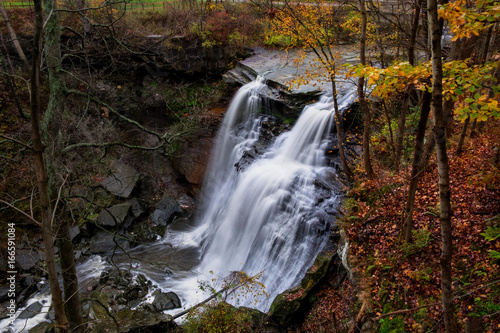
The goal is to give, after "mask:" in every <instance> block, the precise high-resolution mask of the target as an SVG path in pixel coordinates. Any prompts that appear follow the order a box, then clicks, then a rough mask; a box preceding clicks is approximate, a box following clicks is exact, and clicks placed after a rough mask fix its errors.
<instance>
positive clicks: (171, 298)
mask: <svg viewBox="0 0 500 333" xmlns="http://www.w3.org/2000/svg"><path fill="white" fill-rule="evenodd" d="M153 307H154V308H155V309H156V310H157V311H164V310H171V309H177V308H180V307H181V300H180V299H179V297H178V296H177V295H176V294H175V293H173V292H168V293H163V292H160V293H158V294H157V295H156V296H155V299H154V301H153Z"/></svg>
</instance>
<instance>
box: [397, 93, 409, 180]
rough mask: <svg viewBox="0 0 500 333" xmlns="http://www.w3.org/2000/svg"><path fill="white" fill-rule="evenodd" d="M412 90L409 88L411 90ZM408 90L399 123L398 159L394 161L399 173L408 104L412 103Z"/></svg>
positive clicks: (404, 97)
mask: <svg viewBox="0 0 500 333" xmlns="http://www.w3.org/2000/svg"><path fill="white" fill-rule="evenodd" d="M409 89H410V88H408V90H409ZM408 90H407V91H405V93H404V96H403V105H402V106H401V115H400V118H399V122H398V133H397V135H396V159H395V160H394V169H395V170H396V171H399V169H400V167H401V154H402V151H403V140H404V137H405V128H406V114H407V113H408V104H409V103H410V94H409V93H408Z"/></svg>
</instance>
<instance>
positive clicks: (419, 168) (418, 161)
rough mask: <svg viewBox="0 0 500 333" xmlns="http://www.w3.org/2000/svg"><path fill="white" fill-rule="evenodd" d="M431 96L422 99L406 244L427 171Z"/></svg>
mask: <svg viewBox="0 0 500 333" xmlns="http://www.w3.org/2000/svg"><path fill="white" fill-rule="evenodd" d="M430 104H431V94H430V93H429V92H428V91H425V92H424V96H423V98H422V106H421V108H420V120H419V121H418V128H417V138H416V139H415V153H414V156H413V164H412V169H411V179H410V188H409V190H408V200H407V201H406V207H405V213H406V215H405V222H404V227H403V237H404V240H405V242H407V243H410V242H411V241H412V233H411V231H412V228H413V206H414V204H415V194H416V192H417V187H418V179H419V178H420V174H421V173H422V172H423V170H424V169H425V165H426V163H425V162H426V159H425V156H424V140H425V130H426V128H427V119H428V118H429V113H430V106H431V105H430Z"/></svg>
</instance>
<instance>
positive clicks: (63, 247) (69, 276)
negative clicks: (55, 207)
mask: <svg viewBox="0 0 500 333" xmlns="http://www.w3.org/2000/svg"><path fill="white" fill-rule="evenodd" d="M57 244H58V246H59V253H60V255H59V256H60V264H61V271H62V274H61V275H62V278H63V288H64V309H65V311H66V313H67V317H68V322H69V327H70V329H71V332H72V333H83V332H84V326H83V325H82V324H83V315H82V307H81V304H80V296H79V294H78V292H79V288H78V278H77V275H76V266H75V259H74V255H73V253H74V252H73V251H74V249H73V243H72V242H71V235H70V224H69V222H68V221H67V220H62V221H61V222H60V224H59V235H58V242H57Z"/></svg>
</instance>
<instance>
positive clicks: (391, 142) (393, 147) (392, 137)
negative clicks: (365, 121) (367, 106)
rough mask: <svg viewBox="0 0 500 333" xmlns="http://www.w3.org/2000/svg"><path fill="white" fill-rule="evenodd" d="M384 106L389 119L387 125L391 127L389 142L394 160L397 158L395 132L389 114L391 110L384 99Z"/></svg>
mask: <svg viewBox="0 0 500 333" xmlns="http://www.w3.org/2000/svg"><path fill="white" fill-rule="evenodd" d="M382 105H383V107H384V113H385V119H386V120H387V127H388V128H389V143H390V145H391V153H392V160H393V161H395V160H396V146H395V145H394V134H393V133H392V124H391V117H390V116H389V111H388V110H387V105H386V104H385V101H382Z"/></svg>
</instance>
